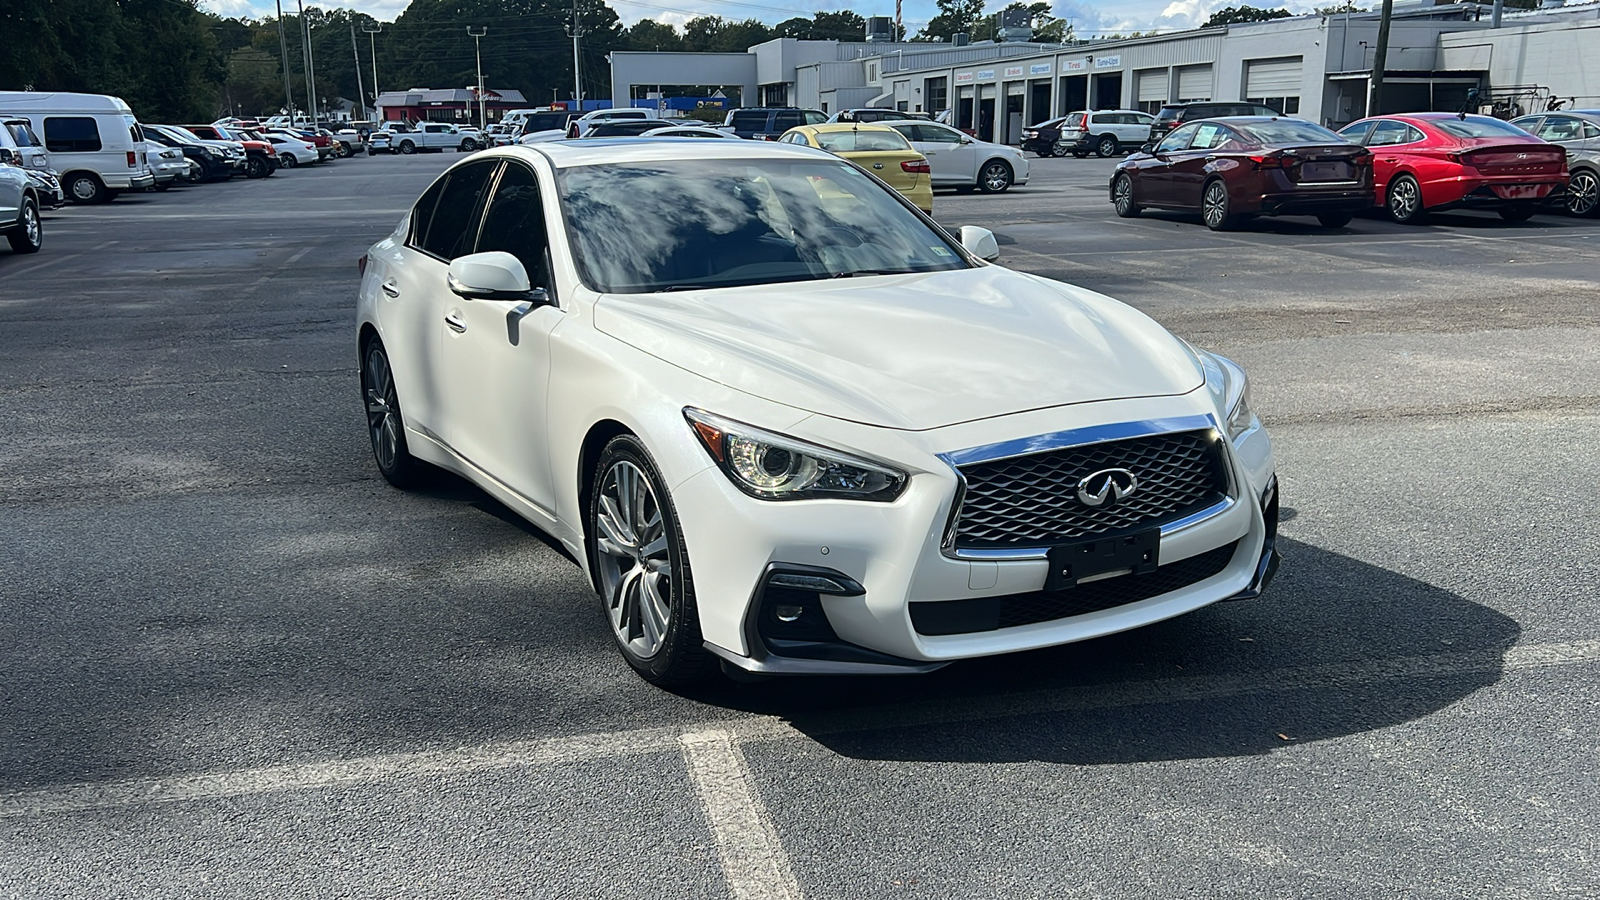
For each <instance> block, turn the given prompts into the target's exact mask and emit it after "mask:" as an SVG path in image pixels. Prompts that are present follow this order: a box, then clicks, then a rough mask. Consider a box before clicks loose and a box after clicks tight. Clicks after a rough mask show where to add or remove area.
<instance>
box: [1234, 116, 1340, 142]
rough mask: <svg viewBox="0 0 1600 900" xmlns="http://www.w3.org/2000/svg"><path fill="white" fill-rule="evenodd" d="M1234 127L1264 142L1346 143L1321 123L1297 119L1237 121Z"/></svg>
mask: <svg viewBox="0 0 1600 900" xmlns="http://www.w3.org/2000/svg"><path fill="white" fill-rule="evenodd" d="M1233 127H1234V128H1236V129H1238V130H1239V131H1242V132H1244V133H1245V135H1246V136H1247V137H1250V138H1252V139H1254V140H1255V141H1257V142H1258V143H1262V144H1346V143H1349V142H1348V141H1346V140H1345V139H1344V138H1342V137H1340V136H1338V135H1337V134H1334V133H1333V132H1331V131H1329V130H1328V129H1326V128H1323V127H1322V126H1321V125H1313V124H1311V123H1310V122H1300V121H1297V120H1295V119H1278V120H1276V121H1272V122H1248V123H1245V122H1235V123H1234V125H1233Z"/></svg>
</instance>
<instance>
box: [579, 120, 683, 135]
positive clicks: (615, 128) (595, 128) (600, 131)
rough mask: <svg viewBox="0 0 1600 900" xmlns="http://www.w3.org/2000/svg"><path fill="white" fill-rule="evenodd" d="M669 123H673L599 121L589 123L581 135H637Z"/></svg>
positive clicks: (658, 121)
mask: <svg viewBox="0 0 1600 900" xmlns="http://www.w3.org/2000/svg"><path fill="white" fill-rule="evenodd" d="M671 124H673V123H671V122H664V121H662V120H661V119H619V120H617V121H615V122H599V123H597V124H595V125H591V126H590V127H589V130H588V131H586V132H584V135H583V136H584V137H585V138H603V137H638V136H639V135H641V134H644V133H645V132H647V131H654V130H656V129H657V128H666V127H668V126H669V125H671Z"/></svg>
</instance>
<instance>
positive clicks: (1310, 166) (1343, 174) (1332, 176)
mask: <svg viewBox="0 0 1600 900" xmlns="http://www.w3.org/2000/svg"><path fill="white" fill-rule="evenodd" d="M1353 177H1354V176H1352V175H1351V172H1350V164H1349V163H1347V162H1308V163H1305V164H1304V165H1302V166H1301V167H1300V180H1301V181H1350V180H1351V179H1352V178H1353Z"/></svg>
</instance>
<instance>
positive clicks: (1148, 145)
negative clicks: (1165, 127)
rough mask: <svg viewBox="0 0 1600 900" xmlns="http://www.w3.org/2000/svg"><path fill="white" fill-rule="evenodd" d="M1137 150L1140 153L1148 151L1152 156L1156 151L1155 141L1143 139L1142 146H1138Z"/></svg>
mask: <svg viewBox="0 0 1600 900" xmlns="http://www.w3.org/2000/svg"><path fill="white" fill-rule="evenodd" d="M1139 152H1140V153H1148V154H1150V155H1151V156H1154V155H1155V153H1156V144H1155V141H1145V142H1144V146H1142V147H1140V148H1139Z"/></svg>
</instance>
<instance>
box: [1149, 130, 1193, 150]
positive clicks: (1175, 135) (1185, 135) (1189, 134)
mask: <svg viewBox="0 0 1600 900" xmlns="http://www.w3.org/2000/svg"><path fill="white" fill-rule="evenodd" d="M1195 128H1196V126H1193V125H1185V126H1182V127H1180V128H1178V129H1176V130H1174V131H1173V132H1172V133H1171V134H1169V135H1167V136H1166V137H1165V138H1162V140H1161V143H1160V144H1157V145H1156V152H1157V153H1177V152H1179V151H1180V150H1187V149H1188V148H1189V141H1191V140H1193V139H1194V134H1195Z"/></svg>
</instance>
